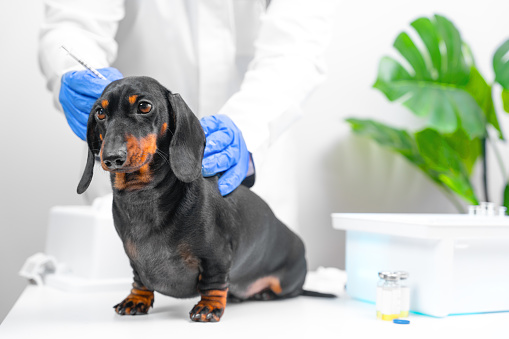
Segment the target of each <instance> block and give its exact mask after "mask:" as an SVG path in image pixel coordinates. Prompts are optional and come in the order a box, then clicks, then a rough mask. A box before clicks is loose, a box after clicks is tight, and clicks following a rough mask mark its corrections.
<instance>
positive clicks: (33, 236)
mask: <svg viewBox="0 0 509 339" xmlns="http://www.w3.org/2000/svg"><path fill="white" fill-rule="evenodd" d="M2 5H3V7H2V11H0V32H1V34H0V46H2V51H1V54H0V61H1V64H2V66H0V69H1V71H0V74H1V76H2V77H1V78H2V81H1V82H0V98H1V99H2V100H1V103H2V104H1V107H2V109H1V119H2V121H1V123H0V140H1V146H2V157H1V158H2V163H1V164H2V172H1V173H2V175H1V176H0V180H1V186H0V187H1V188H2V193H3V194H2V195H1V199H2V203H1V204H0V206H1V207H0V208H1V214H0V215H1V216H2V220H3V221H2V223H1V226H0V232H1V233H0V272H1V273H0V300H1V302H0V319H3V318H4V316H5V315H6V314H7V312H8V310H9V309H10V307H11V306H12V304H13V303H14V301H15V300H16V298H17V297H18V295H19V294H20V293H21V291H22V290H23V288H24V286H25V285H26V283H25V281H24V280H23V279H21V278H19V277H18V276H17V272H18V270H19V269H20V267H21V265H22V264H23V262H24V260H25V259H26V258H27V257H28V256H29V255H31V254H33V253H35V252H37V251H42V250H43V249H44V238H45V233H46V228H47V215H48V209H49V208H50V207H51V206H54V205H70V204H82V203H83V201H82V199H81V198H80V197H79V196H77V195H76V193H75V188H76V184H77V182H78V180H79V177H80V174H81V173H80V171H81V168H82V165H83V161H84V159H83V156H84V154H83V145H82V143H81V142H80V141H79V140H78V139H77V138H76V137H74V135H72V132H71V131H70V129H69V128H68V127H67V124H66V122H65V119H64V118H63V117H62V116H61V115H60V114H59V113H57V112H56V111H55V109H54V108H53V106H52V103H51V96H50V94H49V93H48V92H47V91H46V89H45V85H44V81H43V79H42V76H41V75H40V72H39V69H38V66H37V59H36V46H37V34H38V27H39V23H40V18H41V16H42V13H43V12H42V11H43V9H42V5H41V4H40V2H39V1H36V0H26V1H14V0H11V1H9V0H7V1H3V2H2ZM433 13H441V14H443V15H446V16H448V17H449V18H450V19H452V20H453V21H454V22H455V23H456V25H457V26H458V27H459V28H460V30H461V32H462V34H463V37H464V38H465V39H466V40H467V41H468V42H469V43H470V46H471V47H472V50H473V52H474V55H475V57H476V60H477V63H478V66H479V68H480V69H481V71H482V73H483V74H485V75H486V77H487V78H488V80H492V79H493V74H492V70H491V56H492V53H493V52H494V50H495V48H496V47H497V46H498V45H499V44H500V43H501V42H502V41H503V40H504V39H505V38H508V37H509V24H508V22H509V21H508V20H507V13H509V3H508V2H506V1H502V0H499V1H495V0H485V1H482V2H477V1H468V2H467V1H460V0H454V1H453V0H449V1H444V0H441V1H437V0H428V1H421V2H416V1H407V0H406V1H403V0H401V1H396V0H390V1H350V2H341V5H340V8H339V11H338V13H337V15H336V17H337V22H336V27H335V34H334V41H333V44H332V46H331V50H330V52H329V54H328V60H329V67H330V75H329V79H328V81H327V82H326V83H325V84H324V85H323V86H322V87H321V88H320V89H319V90H318V91H316V92H315V93H314V94H313V96H312V97H311V98H310V100H309V101H308V102H307V104H306V111H307V116H306V117H305V118H304V119H303V120H301V121H300V122H299V123H298V125H297V127H296V129H295V131H293V132H294V133H298V135H299V140H300V142H299V144H298V149H299V159H300V165H299V167H298V171H299V174H300V182H299V201H300V204H301V208H300V215H299V218H300V222H301V225H300V227H299V229H300V230H301V234H302V236H303V238H304V240H305V242H306V245H307V248H308V259H309V264H310V267H311V268H315V267H317V266H319V265H325V266H337V267H343V266H344V254H343V252H344V243H343V239H344V237H343V234H342V233H341V232H338V231H333V230H332V229H331V223H330V216H329V214H330V213H331V212H389V211H390V212H454V208H453V207H452V205H451V204H450V203H449V202H448V201H447V200H446V199H445V198H443V197H442V196H441V195H440V193H439V192H437V191H436V189H435V188H434V187H432V186H431V184H430V183H429V182H428V181H427V180H426V179H425V178H424V177H423V176H422V175H421V174H420V173H419V172H417V171H415V170H414V169H413V168H412V167H411V166H409V165H408V164H407V163H406V162H405V161H404V160H402V159H401V158H399V157H395V156H393V155H392V154H390V153H388V152H387V151H385V150H383V149H380V148H379V147H378V146H376V145H374V144H372V143H370V142H367V141H365V140H363V139H359V138H355V137H351V135H350V133H349V129H348V126H347V125H346V124H345V123H344V122H343V120H344V118H346V117H348V116H356V117H373V118H377V119H380V120H384V121H387V122H392V123H394V124H397V125H399V126H406V125H408V126H415V125H416V120H415V119H414V118H413V117H412V116H411V114H410V113H408V112H407V111H406V110H405V109H403V108H402V107H401V106H400V105H398V104H391V103H388V102H387V100H386V99H385V98H384V97H383V96H382V94H380V93H379V92H377V91H376V90H374V89H372V88H371V85H372V84H373V82H374V80H375V77H376V70H377V65H378V60H379V59H380V57H381V56H382V55H383V54H386V53H391V54H393V52H392V51H391V47H390V46H391V45H392V42H393V41H394V38H395V37H396V35H397V34H398V33H399V32H400V31H401V30H402V29H406V28H407V26H408V23H409V22H410V21H411V20H413V19H414V18H416V17H418V16H421V15H431V14H433ZM501 120H502V122H503V125H504V127H505V130H506V131H507V133H508V134H509V122H508V119H507V116H506V114H505V113H504V114H502V116H501ZM507 151H508V150H507V147H506V148H505V149H503V152H504V154H507ZM491 167H492V171H491V172H492V173H491V174H493V175H494V179H493V180H492V181H491V186H492V189H493V192H494V193H493V194H495V189H497V190H499V189H500V186H501V180H500V176H499V174H498V172H497V169H496V168H495V166H491ZM507 168H509V166H507ZM497 198H498V197H497Z"/></svg>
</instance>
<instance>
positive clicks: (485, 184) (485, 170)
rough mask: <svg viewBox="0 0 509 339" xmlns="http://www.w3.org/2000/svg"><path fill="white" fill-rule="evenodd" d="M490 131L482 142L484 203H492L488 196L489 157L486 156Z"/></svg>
mask: <svg viewBox="0 0 509 339" xmlns="http://www.w3.org/2000/svg"><path fill="white" fill-rule="evenodd" d="M487 135H488V131H486V137H485V138H482V140H481V152H482V172H483V173H482V183H483V189H484V201H490V198H489V195H488V157H487V154H486V139H487V138H488V136H487Z"/></svg>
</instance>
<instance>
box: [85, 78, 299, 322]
mask: <svg viewBox="0 0 509 339" xmlns="http://www.w3.org/2000/svg"><path fill="white" fill-rule="evenodd" d="M87 141H88V146H89V154H88V160H87V165H86V168H85V171H84V174H83V177H82V179H81V181H80V183H79V185H78V193H80V194H81V193H83V192H84V191H85V190H86V189H87V187H88V185H89V184H90V182H91V180H92V172H93V167H94V161H95V157H96V156H97V155H99V157H100V160H101V165H102V168H103V169H104V170H106V171H109V172H110V173H111V182H112V186H113V217H114V222H115V228H116V230H117V232H118V234H119V236H120V238H121V239H122V242H123V244H124V248H125V251H126V253H127V255H128V257H129V259H130V263H131V266H132V268H133V272H134V283H133V289H132V290H131V294H129V296H127V298H126V299H125V300H124V301H122V302H121V303H120V304H118V305H116V306H115V310H116V312H118V313H119V314H122V315H123V314H140V313H147V312H148V309H149V308H150V307H151V306H152V305H153V300H154V293H153V292H154V291H157V292H160V293H162V294H165V295H168V296H172V297H176V298H190V297H194V296H197V295H201V300H200V302H199V303H198V304H197V305H195V306H194V308H193V309H192V310H191V312H190V317H191V319H192V320H193V321H219V319H220V318H221V316H222V314H223V312H224V308H225V305H226V300H227V297H229V298H232V299H235V300H245V299H273V298H288V297H294V296H298V295H301V294H305V293H306V292H304V291H303V289H302V285H303V283H304V279H305V276H306V260H305V258H304V245H303V243H302V241H301V240H300V239H299V237H298V236H297V235H295V234H294V233H293V232H291V231H290V230H289V229H288V228H287V227H286V226H285V225H283V224H282V223H281V222H280V221H279V220H278V219H277V218H276V217H275V216H274V214H273V213H272V211H271V210H270V208H269V207H268V206H267V204H265V202H264V201H262V200H261V199H260V198H259V197H258V196H257V195H256V194H254V193H253V192H251V191H250V190H249V189H248V188H246V187H244V186H240V187H239V188H237V189H236V190H235V191H233V192H232V193H231V194H229V195H227V196H225V197H222V196H221V194H220V193H219V190H218V187H217V177H211V178H203V177H202V175H201V161H202V157H203V150H204V145H205V136H204V132H203V130H202V127H201V125H200V123H199V121H198V119H197V118H196V117H195V115H194V114H193V113H192V112H191V110H190V109H189V108H188V107H187V105H186V104H185V102H184V101H183V100H182V98H181V97H180V95H179V94H172V93H171V92H170V91H168V90H167V89H166V88H164V87H163V86H162V85H160V84H159V83H158V82H157V81H156V80H154V79H152V78H148V77H129V78H124V79H122V80H118V81H114V82H113V83H111V84H110V85H108V87H106V89H105V90H104V92H103V93H102V96H101V97H100V98H99V99H98V100H97V102H96V103H95V105H94V107H93V108H92V111H91V113H90V117H89V120H88V130H87Z"/></svg>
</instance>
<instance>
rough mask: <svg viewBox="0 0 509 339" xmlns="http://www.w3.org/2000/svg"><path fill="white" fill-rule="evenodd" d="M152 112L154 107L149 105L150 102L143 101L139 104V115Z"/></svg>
mask: <svg viewBox="0 0 509 339" xmlns="http://www.w3.org/2000/svg"><path fill="white" fill-rule="evenodd" d="M150 110H152V105H151V104H149V103H148V102H146V101H142V102H140V103H139V105H138V112H139V113H143V114H147V113H148V112H150Z"/></svg>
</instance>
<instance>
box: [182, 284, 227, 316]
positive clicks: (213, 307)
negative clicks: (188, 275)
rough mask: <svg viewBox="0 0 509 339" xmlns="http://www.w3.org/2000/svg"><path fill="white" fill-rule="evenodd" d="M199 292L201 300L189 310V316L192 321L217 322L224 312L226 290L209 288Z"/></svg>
mask: <svg viewBox="0 0 509 339" xmlns="http://www.w3.org/2000/svg"><path fill="white" fill-rule="evenodd" d="M201 293H202V296H201V300H200V302H199V303H198V304H196V305H195V306H194V307H193V309H192V310H191V312H189V317H190V318H191V320H192V321H200V322H218V321H219V320H220V319H221V316H222V315H223V313H224V308H225V306H226V295H227V294H228V290H224V291H223V290H210V291H203V292H201Z"/></svg>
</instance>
